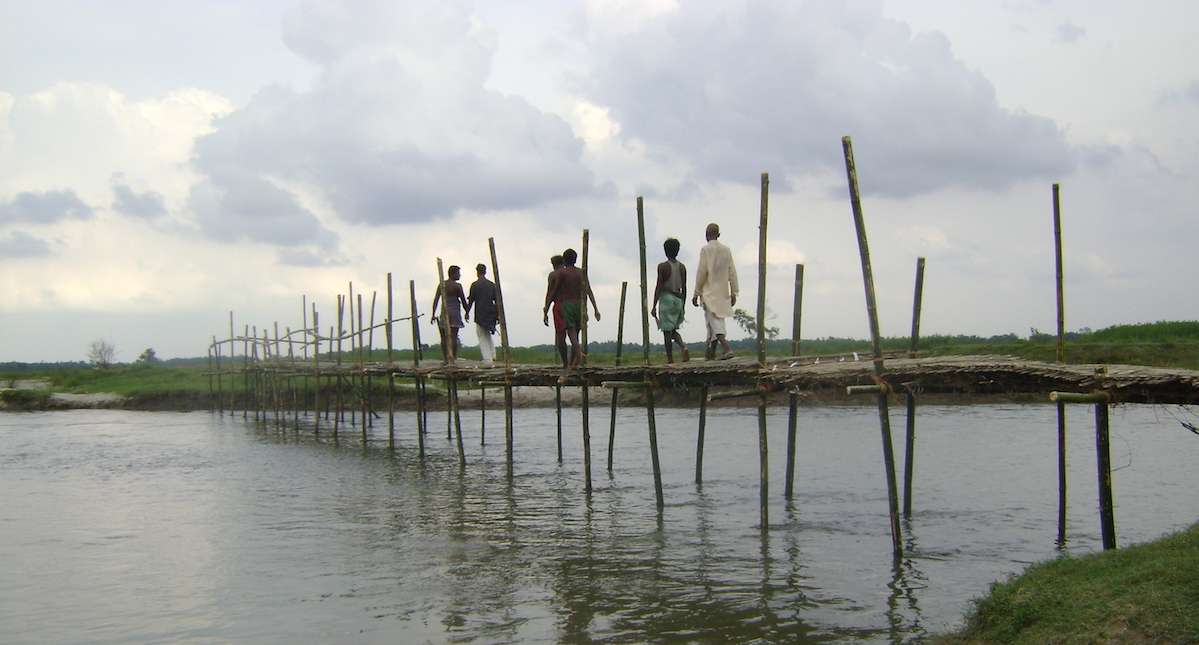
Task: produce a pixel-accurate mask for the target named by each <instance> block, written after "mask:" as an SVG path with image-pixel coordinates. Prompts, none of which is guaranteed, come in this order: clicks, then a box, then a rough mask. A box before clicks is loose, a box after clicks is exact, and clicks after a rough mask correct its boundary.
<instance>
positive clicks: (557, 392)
mask: <svg viewBox="0 0 1199 645" xmlns="http://www.w3.org/2000/svg"><path fill="white" fill-rule="evenodd" d="M554 409H555V411H556V412H557V415H558V463H562V384H561V382H559V383H557V384H555V385H554Z"/></svg>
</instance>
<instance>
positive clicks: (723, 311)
mask: <svg viewBox="0 0 1199 645" xmlns="http://www.w3.org/2000/svg"><path fill="white" fill-rule="evenodd" d="M704 237H705V238H707V240H708V243H707V244H706V245H704V247H703V248H702V249H700V250H699V266H698V270H697V271H696V273H695V295H693V296H692V297H691V304H693V305H695V306H697V307H699V306H701V305H702V306H703V308H704V322H705V323H706V325H707V328H708V344H707V352H706V358H707V359H708V360H712V359H713V358H715V357H716V346H717V344H719V345H721V346H722V347H723V348H724V354H722V355H721V356H720V358H721V359H726V358H732V357H733V349H732V348H731V347H729V342H728V340H726V339H725V319H726V318H728V317H730V316H732V315H733V306H734V305H736V304H737V292H738V287H737V267H735V266H733V251H732V249H730V248H729V247H727V246H725V245H724V244H721V243H720V240H719V239H718V238H719V237H720V227H719V226H717V225H716V224H708V228H707V230H706V231H704Z"/></svg>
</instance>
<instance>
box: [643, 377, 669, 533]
mask: <svg viewBox="0 0 1199 645" xmlns="http://www.w3.org/2000/svg"><path fill="white" fill-rule="evenodd" d="M645 418H646V423H647V425H648V426H649V454H650V458H651V459H652V461H653V466H654V499H655V500H657V502H658V512H659V513H660V512H662V509H663V508H665V507H666V501H665V499H666V498H665V495H663V493H662V464H661V462H660V461H659V460H658V422H657V419H656V415H655V413H654V388H653V387H652V386H651V387H648V388H646V389H645Z"/></svg>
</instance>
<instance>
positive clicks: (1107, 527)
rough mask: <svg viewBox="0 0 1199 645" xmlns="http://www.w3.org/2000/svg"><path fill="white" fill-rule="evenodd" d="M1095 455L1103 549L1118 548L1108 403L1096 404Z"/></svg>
mask: <svg viewBox="0 0 1199 645" xmlns="http://www.w3.org/2000/svg"><path fill="white" fill-rule="evenodd" d="M1095 455H1096V458H1097V461H1098V467H1099V526H1100V530H1101V533H1102V535H1103V550H1104V551H1107V550H1110V549H1114V548H1116V514H1115V503H1114V502H1113V500H1112V450H1111V434H1110V427H1109V419H1108V408H1107V403H1106V402H1104V403H1096V404H1095Z"/></svg>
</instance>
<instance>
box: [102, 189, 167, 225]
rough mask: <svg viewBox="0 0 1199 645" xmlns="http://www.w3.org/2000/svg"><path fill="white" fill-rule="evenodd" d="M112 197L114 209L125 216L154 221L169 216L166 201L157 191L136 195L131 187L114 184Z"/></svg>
mask: <svg viewBox="0 0 1199 645" xmlns="http://www.w3.org/2000/svg"><path fill="white" fill-rule="evenodd" d="M112 195H113V198H114V199H113V203H112V207H113V209H115V210H116V211H117V212H118V213H121V214H123V215H131V216H133V217H140V218H142V219H154V218H157V217H162V216H163V215H166V214H167V206H166V199H165V198H164V197H163V196H162V193H159V192H157V191H149V192H145V193H135V192H133V189H132V188H130V187H129V186H126V185H124V184H113V187H112Z"/></svg>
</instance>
